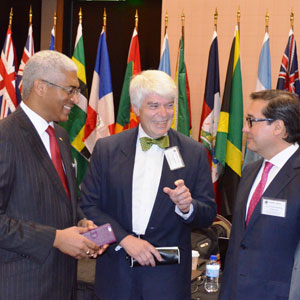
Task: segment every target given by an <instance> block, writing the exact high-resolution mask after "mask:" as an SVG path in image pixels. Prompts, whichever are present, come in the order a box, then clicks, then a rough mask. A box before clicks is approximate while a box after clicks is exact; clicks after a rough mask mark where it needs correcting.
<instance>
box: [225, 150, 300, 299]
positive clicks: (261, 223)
mask: <svg viewBox="0 0 300 300" xmlns="http://www.w3.org/2000/svg"><path fill="white" fill-rule="evenodd" d="M299 154H300V149H298V150H297V151H296V152H295V153H294V155H293V156H292V157H291V158H290V159H289V160H288V161H287V162H286V164H285V165H284V166H283V167H282V169H281V170H280V171H279V173H278V174H277V175H276V177H275V178H274V179H273V181H272V182H271V184H270V185H269V186H268V188H267V189H266V190H265V192H264V194H263V197H268V198H273V199H285V200H287V205H286V217H285V218H281V217H275V216H268V215H262V214H261V201H260V202H259V203H258V205H257V206H256V208H255V210H254V212H253V215H252V217H251V219H250V222H249V224H248V226H247V228H245V209H246V203H247V199H248V195H249V192H250V189H251V187H252V184H253V182H254V180H255V177H256V175H257V173H258V171H259V169H260V167H261V165H262V160H259V161H257V162H255V163H253V164H250V165H249V166H247V167H246V168H245V170H244V172H243V175H242V179H241V181H240V184H239V188H238V193H237V199H236V209H235V212H234V219H233V226H232V231H231V237H230V242H229V248H228V251H227V256H226V262H225V272H224V276H223V278H222V285H221V291H220V299H222V300H229V299H230V300H233V299H236V300H241V299H243V300H253V299H257V300H260V299H265V300H272V299H282V300H283V299H288V295H289V287H290V280H291V272H292V268H293V262H294V254H295V249H296V246H297V244H298V241H299V238H300V230H299V228H300V157H299Z"/></svg>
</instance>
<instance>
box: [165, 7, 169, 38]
mask: <svg viewBox="0 0 300 300" xmlns="http://www.w3.org/2000/svg"><path fill="white" fill-rule="evenodd" d="M168 21H169V16H168V12H166V14H165V34H166V32H167V28H168Z"/></svg>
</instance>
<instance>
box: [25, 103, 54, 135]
mask: <svg viewBox="0 0 300 300" xmlns="http://www.w3.org/2000/svg"><path fill="white" fill-rule="evenodd" d="M20 106H21V108H22V109H23V110H24V112H25V114H26V115H27V117H28V118H29V119H30V121H31V122H32V124H33V126H34V127H35V129H36V131H37V132H38V134H39V135H41V134H42V133H44V132H45V131H46V130H47V128H48V126H49V125H51V126H52V127H54V124H53V122H50V123H48V122H47V121H46V120H45V119H43V118H42V117H41V116H40V115H39V114H37V113H36V112H34V111H33V110H32V109H31V108H29V107H28V106H27V105H26V104H25V103H24V102H23V101H22V102H21V103H20Z"/></svg>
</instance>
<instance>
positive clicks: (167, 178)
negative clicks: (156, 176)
mask: <svg viewBox="0 0 300 300" xmlns="http://www.w3.org/2000/svg"><path fill="white" fill-rule="evenodd" d="M168 134H169V139H170V147H174V146H177V147H178V149H179V152H180V153H181V148H180V145H179V144H178V139H177V138H176V136H175V134H174V133H173V132H172V130H169V132H168ZM180 170H181V169H178V170H174V171H171V170H170V167H169V164H168V162H167V160H166V157H164V160H163V167H162V172H161V177H160V182H159V186H158V190H157V195H156V198H155V202H154V206H153V209H152V213H151V216H150V219H149V223H148V226H147V228H146V233H147V230H148V228H149V226H152V225H151V224H158V223H160V220H159V219H160V218H161V214H160V211H162V210H164V208H163V207H164V205H169V203H170V202H169V201H171V200H170V199H168V200H169V201H168V200H167V201H165V200H166V197H167V196H166V194H165V193H164V191H163V188H164V187H170V188H172V189H173V188H174V187H175V186H174V182H175V181H176V180H177V179H179V178H181V176H180V175H179V174H180ZM174 209H175V208H174Z"/></svg>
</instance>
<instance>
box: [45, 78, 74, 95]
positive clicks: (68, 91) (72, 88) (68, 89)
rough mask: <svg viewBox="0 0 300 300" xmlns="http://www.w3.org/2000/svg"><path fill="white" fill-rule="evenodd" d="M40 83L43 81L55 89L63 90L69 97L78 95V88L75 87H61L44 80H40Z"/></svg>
mask: <svg viewBox="0 0 300 300" xmlns="http://www.w3.org/2000/svg"><path fill="white" fill-rule="evenodd" d="M41 81H43V82H45V83H47V84H49V85H51V86H55V87H58V88H60V89H62V90H64V91H65V92H66V93H67V94H68V95H69V96H73V95H78V94H79V93H80V88H78V87H75V86H61V85H58V84H56V83H52V82H50V81H48V80H45V79H41Z"/></svg>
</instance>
